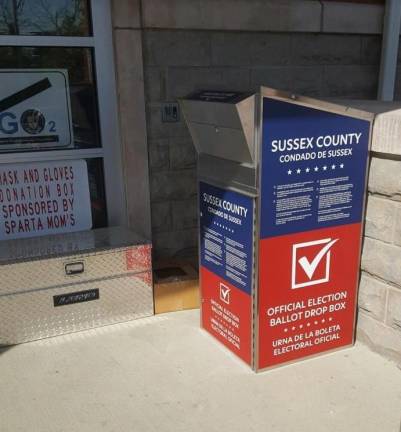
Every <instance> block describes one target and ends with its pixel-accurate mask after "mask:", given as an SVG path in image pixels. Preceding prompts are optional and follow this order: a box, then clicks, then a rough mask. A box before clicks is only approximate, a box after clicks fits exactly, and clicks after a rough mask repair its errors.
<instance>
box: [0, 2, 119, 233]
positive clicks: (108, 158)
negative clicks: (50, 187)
mask: <svg viewBox="0 0 401 432" xmlns="http://www.w3.org/2000/svg"><path fill="white" fill-rule="evenodd" d="M89 10H90V12H91V19H92V31H93V36H19V35H0V46H21V47H23V46H33V47H63V48H75V47H81V48H90V49H92V50H93V59H94V73H95V83H96V89H97V97H98V112H99V127H100V140H101V147H98V148H92V149H71V150H45V151H39V152H38V151H36V152H31V151H27V152H16V153H0V164H5V163H18V162H33V161H48V160H55V161H57V160H71V159H90V158H101V159H102V160H103V172H104V184H105V190H106V205H107V220H108V225H109V226H114V225H126V222H127V210H126V197H125V188H124V182H123V170H122V160H121V139H120V134H119V127H118V114H117V113H118V105H117V90H116V73H115V65H114V48H113V27H112V17H111V4H110V0H91V1H90V8H89Z"/></svg>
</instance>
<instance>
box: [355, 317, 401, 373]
mask: <svg viewBox="0 0 401 432" xmlns="http://www.w3.org/2000/svg"><path fill="white" fill-rule="evenodd" d="M357 338H358V339H359V340H360V341H362V342H364V343H366V344H367V345H368V346H369V347H370V348H371V349H372V350H373V351H376V352H378V353H379V354H381V355H383V356H385V357H387V358H389V359H391V360H393V361H395V362H397V363H398V364H399V365H400V366H401V337H400V334H399V332H398V331H396V330H394V329H392V328H390V327H388V326H386V325H384V324H383V323H380V322H379V321H376V320H375V319H373V318H371V317H369V316H368V315H367V314H365V313H363V312H359V314H358V327H357Z"/></svg>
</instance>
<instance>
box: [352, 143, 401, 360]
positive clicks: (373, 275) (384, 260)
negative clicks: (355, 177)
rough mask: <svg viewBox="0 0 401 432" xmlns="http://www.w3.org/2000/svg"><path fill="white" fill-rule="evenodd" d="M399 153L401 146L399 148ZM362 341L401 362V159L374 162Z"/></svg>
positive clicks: (362, 291) (361, 303)
mask: <svg viewBox="0 0 401 432" xmlns="http://www.w3.org/2000/svg"><path fill="white" fill-rule="evenodd" d="M400 153H401V145H400ZM362 269H363V272H362V275H361V283H360V288H359V316H358V337H359V338H360V339H361V340H363V341H365V342H366V343H368V344H369V345H370V346H371V347H372V348H373V349H375V350H376V351H379V352H380V353H382V354H385V355H386V356H388V357H391V358H392V359H394V360H396V361H398V362H399V363H400V364H401V157H399V156H395V155H393V156H389V155H385V154H375V155H374V156H373V158H372V160H371V165H370V175H369V196H368V205H367V214H366V226H365V239H364V247H363V256H362Z"/></svg>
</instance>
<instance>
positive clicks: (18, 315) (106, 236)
mask: <svg viewBox="0 0 401 432" xmlns="http://www.w3.org/2000/svg"><path fill="white" fill-rule="evenodd" d="M0 275H1V277H0V346H1V345H13V344H18V343H22V342H28V341H32V340H36V339H41V338H46V337H50V336H56V335H60V334H64V333H70V332H75V331H80V330H86V329H90V328H93V327H99V326H103V325H108V324H113V323H118V322H123V321H129V320H133V319H136V318H141V317H145V316H150V315H153V313H154V306H153V285H152V266H151V245H150V243H149V242H147V241H145V240H143V239H141V238H140V237H138V236H137V235H136V234H134V233H133V232H131V231H129V230H127V229H125V228H120V227H113V228H102V229H97V230H92V231H83V232H77V233H70V234H60V235H53V236H45V237H36V238H29V239H20V240H9V241H3V242H0Z"/></svg>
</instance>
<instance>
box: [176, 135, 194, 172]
mask: <svg viewBox="0 0 401 432" xmlns="http://www.w3.org/2000/svg"><path fill="white" fill-rule="evenodd" d="M195 164H196V150H195V147H194V145H193V143H192V140H191V139H186V138H184V139H180V138H172V139H171V140H170V165H171V169H182V168H191V167H194V166H195Z"/></svg>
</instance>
